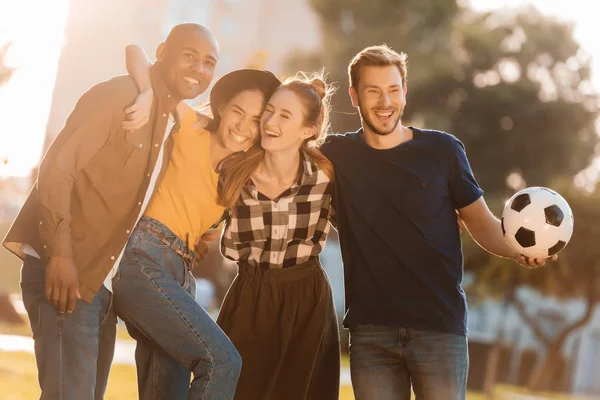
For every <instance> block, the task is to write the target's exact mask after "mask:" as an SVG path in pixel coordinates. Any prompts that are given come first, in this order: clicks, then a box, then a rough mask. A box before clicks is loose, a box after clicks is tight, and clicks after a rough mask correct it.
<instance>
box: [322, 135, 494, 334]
mask: <svg viewBox="0 0 600 400" xmlns="http://www.w3.org/2000/svg"><path fill="white" fill-rule="evenodd" d="M410 129H411V130H412V131H413V134H414V135H413V139H412V140H410V141H408V142H404V143H402V144H400V145H399V146H397V147H394V148H392V149H387V150H377V149H374V148H372V147H370V146H368V145H367V144H366V143H365V142H364V139H363V138H362V129H361V130H359V131H358V132H352V133H346V134H345V135H330V136H328V139H327V141H326V143H325V144H324V145H323V147H322V148H321V150H322V151H323V153H324V154H325V155H326V156H327V157H328V158H329V159H330V160H331V161H332V163H333V165H334V167H335V179H336V180H335V187H336V189H335V197H334V206H335V210H336V218H335V219H336V222H337V227H338V232H339V237H340V246H341V249H342V259H343V262H344V276H345V279H344V281H345V282H344V284H345V290H346V316H345V318H344V325H345V326H350V325H358V324H376V325H391V326H403V327H409V328H415V329H424V330H431V331H436V332H443V333H453V334H458V335H466V332H467V305H466V298H465V293H464V291H463V290H462V287H461V281H462V276H463V256H462V248H461V240H460V232H459V228H458V224H457V219H456V213H455V210H456V209H459V208H462V207H465V206H467V205H469V204H471V203H473V202H474V201H475V200H477V199H478V198H479V197H481V195H482V194H483V191H482V190H481V189H480V188H479V185H478V184H477V181H476V180H475V177H474V176H473V172H472V171H471V167H470V166H469V162H468V160H467V156H466V154H465V149H464V146H463V144H462V143H461V142H460V141H459V140H458V139H457V138H456V137H454V136H452V135H450V134H447V133H445V132H440V131H434V130H422V129H418V128H414V127H410Z"/></svg>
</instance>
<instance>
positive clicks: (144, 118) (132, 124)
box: [121, 89, 154, 131]
mask: <svg viewBox="0 0 600 400" xmlns="http://www.w3.org/2000/svg"><path fill="white" fill-rule="evenodd" d="M153 101H154V91H153V90H152V89H148V90H146V91H144V92H142V93H140V94H139V96H138V97H137V98H136V99H135V103H133V105H132V106H131V107H128V108H126V109H125V121H123V123H122V124H121V127H122V128H123V130H125V131H135V130H137V129H140V128H141V127H142V126H144V125H146V124H147V123H148V121H149V120H150V112H151V111H152V102H153Z"/></svg>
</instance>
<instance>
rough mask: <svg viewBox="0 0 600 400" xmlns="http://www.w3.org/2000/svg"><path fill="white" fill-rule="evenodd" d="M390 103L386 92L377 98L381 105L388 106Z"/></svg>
mask: <svg viewBox="0 0 600 400" xmlns="http://www.w3.org/2000/svg"><path fill="white" fill-rule="evenodd" d="M391 103H392V102H391V101H390V96H388V95H387V94H386V93H383V94H382V95H381V97H380V98H379V104H381V105H382V106H388V105H390V104H391Z"/></svg>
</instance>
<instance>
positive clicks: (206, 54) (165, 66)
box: [156, 24, 219, 100]
mask: <svg viewBox="0 0 600 400" xmlns="http://www.w3.org/2000/svg"><path fill="white" fill-rule="evenodd" d="M156 56H157V60H158V64H159V68H160V71H161V75H162V78H163V80H164V81H165V84H166V85H167V87H168V88H169V91H170V92H171V94H172V95H173V96H174V97H175V100H183V99H193V98H195V97H197V96H198V95H200V94H201V93H203V92H204V91H206V89H207V88H208V86H209V85H210V82H211V80H212V78H213V75H214V71H215V67H216V65H217V59H218V56H219V50H218V45H217V42H216V40H215V39H214V37H213V36H212V34H211V33H210V32H209V31H208V30H205V29H200V28H198V26H197V25H192V24H190V25H188V26H183V27H176V28H174V30H173V31H172V32H171V34H170V35H169V37H168V38H167V40H166V41H165V42H164V43H162V44H161V45H160V46H159V47H158V49H157V52H156Z"/></svg>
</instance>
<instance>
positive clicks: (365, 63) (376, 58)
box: [348, 44, 408, 88]
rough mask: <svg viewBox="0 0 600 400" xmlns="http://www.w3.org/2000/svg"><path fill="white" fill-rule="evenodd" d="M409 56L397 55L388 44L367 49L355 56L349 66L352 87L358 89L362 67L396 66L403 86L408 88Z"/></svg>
mask: <svg viewBox="0 0 600 400" xmlns="http://www.w3.org/2000/svg"><path fill="white" fill-rule="evenodd" d="M407 62H408V56H407V55H406V54H405V53H397V52H396V51H394V50H392V48H391V47H389V46H388V45H386V44H382V45H379V46H371V47H366V48H364V49H363V50H361V51H360V53H358V54H357V55H355V56H354V58H353V59H352V61H350V65H349V66H348V77H349V78H350V87H353V88H358V81H359V76H360V69H361V68H362V67H369V66H373V67H387V66H390V65H395V66H396V67H398V70H399V71H400V75H401V76H402V85H403V86H404V87H406V78H407V74H408V68H407Z"/></svg>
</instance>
